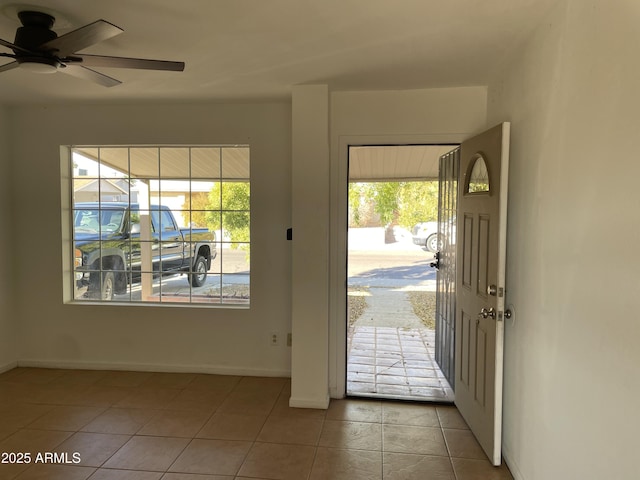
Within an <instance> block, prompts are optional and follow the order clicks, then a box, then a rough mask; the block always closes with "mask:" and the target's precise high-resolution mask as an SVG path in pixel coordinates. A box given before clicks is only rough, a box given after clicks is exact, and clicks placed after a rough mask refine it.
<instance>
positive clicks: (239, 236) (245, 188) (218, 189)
mask: <svg viewBox="0 0 640 480" xmlns="http://www.w3.org/2000/svg"><path fill="white" fill-rule="evenodd" d="M250 198H251V189H250V184H249V182H216V183H215V184H214V185H213V188H212V189H211V191H210V192H209V195H208V204H207V205H208V211H207V212H206V220H207V225H208V226H209V228H211V229H213V230H221V231H224V232H226V233H228V234H229V236H230V237H231V241H232V242H249V227H250V222H251V212H250V210H249V208H250ZM232 247H234V248H238V244H237V243H234V244H232ZM245 247H246V248H248V245H246V246H243V247H242V248H245Z"/></svg>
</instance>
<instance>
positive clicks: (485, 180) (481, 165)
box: [467, 154, 489, 193]
mask: <svg viewBox="0 0 640 480" xmlns="http://www.w3.org/2000/svg"><path fill="white" fill-rule="evenodd" d="M488 191H489V171H488V170H487V164H486V163H485V161H484V158H482V155H480V154H477V155H476V156H475V160H474V161H473V167H472V168H471V174H470V175H469V183H468V184H467V193H482V192H488Z"/></svg>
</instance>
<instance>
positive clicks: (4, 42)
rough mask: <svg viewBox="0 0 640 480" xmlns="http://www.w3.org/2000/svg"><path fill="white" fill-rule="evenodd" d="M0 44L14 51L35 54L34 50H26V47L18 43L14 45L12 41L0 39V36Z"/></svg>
mask: <svg viewBox="0 0 640 480" xmlns="http://www.w3.org/2000/svg"><path fill="white" fill-rule="evenodd" d="M0 45H4V46H5V47H7V48H10V49H11V50H13V51H14V52H16V51H18V52H20V53H27V54H29V55H37V53H36V52H33V51H31V50H27V49H26V48H22V47H19V46H18V45H14V44H13V43H11V42H7V41H6V40H2V39H1V38H0Z"/></svg>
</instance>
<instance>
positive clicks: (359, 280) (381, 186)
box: [346, 145, 457, 402]
mask: <svg viewBox="0 0 640 480" xmlns="http://www.w3.org/2000/svg"><path fill="white" fill-rule="evenodd" d="M456 148H457V145H384V146H381V145H375V146H350V147H349V155H348V162H349V169H348V171H349V178H348V185H349V193H348V222H349V223H348V229H347V310H348V312H347V320H348V321H347V355H346V358H347V369H346V371H347V378H346V393H347V395H348V396H359V397H375V398H391V399H406V400H420V401H437V402H452V401H453V400H454V392H453V388H452V386H451V385H450V384H449V382H448V381H447V378H446V375H445V374H444V373H443V372H442V370H441V368H440V365H439V363H442V362H438V361H437V359H438V358H439V355H438V354H439V353H441V351H442V348H441V346H440V345H439V344H438V342H439V341H440V340H441V339H442V338H447V337H446V335H444V336H443V335H442V334H440V333H441V332H437V331H436V330H437V329H436V301H437V299H438V301H440V302H442V298H440V296H439V295H438V289H439V287H440V285H438V277H437V275H436V268H435V263H436V261H437V258H436V252H437V251H438V250H439V249H440V246H441V241H440V240H441V239H440V236H439V234H438V230H439V227H438V211H439V203H441V202H442V199H441V198H439V197H440V195H439V193H440V188H439V171H440V162H441V157H443V156H445V155H446V154H447V153H448V152H451V151H452V150H455V149H456ZM437 350H438V351H437ZM440 357H441V355H440ZM445 367H446V365H445Z"/></svg>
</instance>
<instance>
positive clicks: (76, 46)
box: [38, 20, 124, 57]
mask: <svg viewBox="0 0 640 480" xmlns="http://www.w3.org/2000/svg"><path fill="white" fill-rule="evenodd" d="M122 32H124V30H122V29H121V28H120V27H117V26H115V25H114V24H112V23H109V22H107V21H105V20H96V21H95V22H93V23H90V24H88V25H85V26H84V27H80V28H78V29H77V30H73V31H71V32H69V33H65V34H64V35H62V36H60V37H58V38H54V39H53V40H49V41H48V42H45V43H43V44H42V45H40V47H38V49H39V50H53V51H54V52H53V53H54V54H55V55H56V56H57V57H66V56H67V55H70V54H72V53H75V52H77V51H80V50H82V49H84V48H87V47H89V46H91V45H93V44H94V43H98V42H101V41H103V40H107V39H109V38H111V37H115V36H116V35H118V34H120V33H122Z"/></svg>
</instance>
